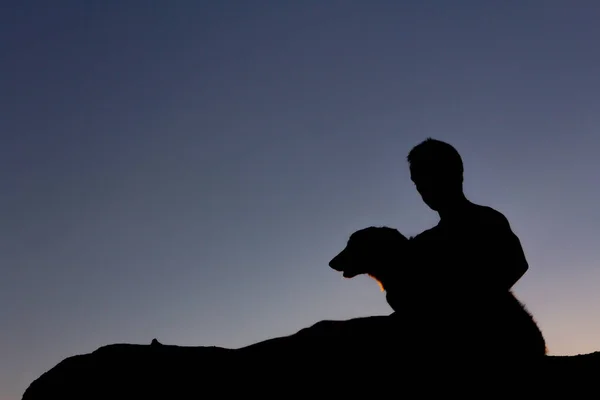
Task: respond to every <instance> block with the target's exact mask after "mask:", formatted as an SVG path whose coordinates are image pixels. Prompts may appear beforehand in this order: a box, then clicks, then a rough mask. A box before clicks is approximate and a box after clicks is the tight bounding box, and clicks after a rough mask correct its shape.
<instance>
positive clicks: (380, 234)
mask: <svg viewBox="0 0 600 400" xmlns="http://www.w3.org/2000/svg"><path fill="white" fill-rule="evenodd" d="M412 239H413V238H412V237H406V236H404V235H402V234H401V233H400V232H399V231H398V230H396V229H394V228H390V227H385V226H383V227H374V226H372V227H368V228H364V229H361V230H358V231H356V232H354V233H353V234H352V235H350V238H349V239H348V242H347V244H346V247H345V248H344V249H342V251H341V252H340V253H338V254H337V255H336V256H335V257H333V259H332V260H331V261H330V262H329V266H330V267H331V268H332V269H334V270H335V271H338V272H342V276H343V277H344V278H354V277H356V276H358V275H367V276H369V277H371V278H373V279H375V280H376V281H377V283H378V284H379V287H380V289H381V290H382V291H384V292H385V293H386V300H387V302H388V304H389V305H390V307H391V308H392V309H393V310H394V314H398V313H401V314H402V316H403V320H404V321H406V322H407V323H412V324H413V325H414V326H418V328H419V330H422V332H423V335H422V337H423V338H425V337H427V335H426V334H431V335H432V336H435V335H439V334H438V333H437V331H439V330H440V327H441V328H442V329H444V327H445V326H453V328H452V331H453V332H452V333H453V336H451V337H452V338H453V339H460V340H461V343H462V344H465V345H466V346H484V347H485V348H491V347H493V348H495V349H496V353H500V354H503V355H504V356H510V355H516V356H538V355H546V354H547V347H546V343H545V340H544V337H543V335H542V332H541V330H540V329H539V327H538V325H537V323H536V322H535V320H534V319H533V316H532V315H531V314H530V313H529V311H527V309H526V308H525V306H524V305H523V304H522V303H521V302H520V301H519V300H518V299H517V298H516V297H515V295H514V293H513V292H512V291H508V292H507V293H506V295H505V296H500V297H501V298H499V299H495V300H494V301H493V302H491V303H489V308H488V309H485V307H486V306H487V305H488V303H485V302H483V301H482V300H481V299H475V298H474V299H468V300H467V301H464V296H463V297H461V296H458V295H453V292H452V290H451V289H448V290H442V291H438V290H433V289H432V288H440V287H443V286H451V283H450V282H432V281H433V280H435V276H433V278H432V274H431V273H430V272H429V271H428V269H427V268H426V267H427V266H421V267H420V268H414V266H413V265H408V264H411V263H412V264H414V261H413V262H411V261H410V260H411V259H412V260H414V258H415V257H418V255H412V257H409V256H408V254H409V250H411V248H410V245H411V240H412ZM415 282H419V284H418V285H417V284H415ZM428 288H429V290H428ZM417 296H418V297H417ZM452 297H454V298H452ZM417 298H423V299H426V300H428V301H427V302H421V301H415V300H416V299H417ZM456 298H460V299H461V300H460V301H455V300H456ZM486 300H487V299H486ZM452 308H454V309H452ZM482 310H483V311H482ZM458 316H460V318H459V317H458ZM441 321H443V322H441ZM457 325H458V327H457ZM461 325H462V326H461ZM446 330H447V329H446ZM432 332H436V333H432ZM448 337H450V336H448ZM463 350H464V349H463ZM479 350H480V349H475V352H477V351H479Z"/></svg>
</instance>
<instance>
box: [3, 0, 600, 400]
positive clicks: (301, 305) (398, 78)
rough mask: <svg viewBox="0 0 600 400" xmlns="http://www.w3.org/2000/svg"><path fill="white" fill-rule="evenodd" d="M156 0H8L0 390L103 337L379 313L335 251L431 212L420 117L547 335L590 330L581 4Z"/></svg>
mask: <svg viewBox="0 0 600 400" xmlns="http://www.w3.org/2000/svg"><path fill="white" fill-rule="evenodd" d="M25 3H27V5H25ZM483 3H486V5H483ZM149 4H150V3H148V2H146V1H141V0H140V1H133V0H128V1H116V0H113V1H106V2H91V1H90V2H83V1H79V0H73V1H59V0H57V1H54V2H52V5H49V3H48V2H42V1H29V2H22V1H16V0H13V1H4V2H2V5H1V6H0V7H1V8H0V35H1V36H0V38H1V39H0V135H1V136H0V185H2V186H1V190H0V221H2V223H1V224H0V238H1V240H0V326H1V327H2V328H1V329H0V388H1V389H0V399H1V400H5V399H14V398H19V397H20V396H21V394H22V393H23V391H24V390H25V388H26V387H27V385H28V384H29V383H30V382H31V381H32V380H33V379H35V378H36V377H38V376H39V375H40V374H41V373H43V372H45V371H46V370H48V369H50V368H51V367H53V366H54V365H56V364H57V363H58V362H59V361H61V360H62V359H63V358H65V357H68V356H71V355H74V354H78V353H86V352H90V351H93V350H95V349H96V348H98V347H99V346H102V345H105V344H110V343H116V342H129V343H146V344H149V343H150V341H151V340H152V339H153V338H157V339H158V340H160V341H162V342H163V343H166V344H179V345H218V346H227V347H239V346H243V345H247V344H251V343H253V342H256V341H259V340H263V339H267V338H270V337H274V336H279V335H287V334H290V333H293V332H295V331H297V330H299V329H301V328H303V327H306V326H308V325H310V324H312V323H314V322H317V321H318V320H321V319H345V318H350V317H357V316H366V315H380V314H387V313H389V312H391V309H390V308H389V306H388V305H387V303H386V301H385V296H384V295H383V294H382V293H380V292H379V291H378V287H377V285H376V283H375V282H373V281H372V280H370V279H368V278H366V277H359V278H356V279H353V280H343V279H342V278H341V276H340V275H339V274H338V273H335V272H334V271H332V270H330V269H329V267H328V266H327V262H328V261H329V259H330V258H331V257H332V256H333V255H335V254H336V252H338V251H339V250H340V249H341V248H342V247H343V246H344V245H345V242H346V240H347V237H348V235H349V234H350V233H351V232H353V231H354V230H357V229H360V228H363V227H366V226H369V225H390V226H394V227H396V228H398V229H399V230H400V231H402V232H403V233H404V234H406V235H413V234H416V233H418V232H420V231H422V230H424V229H427V228H429V227H431V226H433V225H434V224H435V223H437V220H438V217H437V214H435V213H434V212H433V211H431V210H430V209H428V208H427V206H425V205H424V204H423V203H422V201H421V199H420V197H419V195H418V193H417V192H416V191H415V189H414V187H413V185H412V183H411V182H410V179H409V174H408V166H407V164H406V161H405V157H406V154H407V153H408V151H409V150H410V149H411V148H412V146H414V145H416V144H417V143H419V142H420V141H422V140H423V139H425V138H426V137H427V136H433V137H435V138H438V139H441V140H446V141H448V142H450V143H452V144H453V145H455V147H456V148H457V149H458V150H459V151H460V152H461V154H462V155H463V159H464V163H465V168H466V173H465V190H466V193H467V195H468V196H469V197H470V198H471V199H472V200H473V201H475V202H477V203H481V204H486V205H490V206H492V207H494V208H496V209H498V210H500V211H501V212H503V213H504V214H505V215H506V216H507V217H508V219H509V220H510V221H511V224H512V226H513V229H514V231H515V232H516V233H517V234H518V235H519V236H520V238H521V241H522V243H523V246H524V248H525V251H526V254H527V257H528V259H529V262H530V270H529V272H528V273H527V274H526V275H525V276H524V277H523V278H522V280H521V281H520V282H519V283H518V284H517V286H516V288H515V291H516V293H517V295H518V296H519V297H520V299H522V300H523V301H524V302H525V303H526V304H527V306H528V308H529V309H530V311H531V312H532V313H533V314H534V316H535V317H536V319H537V321H538V322H539V324H540V326H541V328H542V330H543V332H544V334H545V336H546V339H547V342H548V346H549V349H550V353H551V354H576V353H587V352H592V351H595V350H600V318H598V309H599V307H600V290H598V287H599V286H600V269H599V268H598V262H599V260H600V246H599V244H598V243H599V238H600V211H598V208H597V207H598V204H600V185H599V184H598V182H599V178H598V175H599V173H600V157H599V156H598V154H599V153H600V133H599V129H600V74H598V71H600V47H598V43H597V39H598V38H599V37H600V25H598V20H600V4H599V3H598V2H597V1H593V0H590V1H579V0H573V1H566V0H564V1H554V0H543V1H542V0H540V1H516V0H515V1H489V2H481V1H475V0H473V1H459V0H457V1H453V2H449V1H442V0H440V1H428V2H422V1H397V2H391V1H384V0H381V1H376V0H370V1H351V0H339V1H331V0H327V1H320V0H319V1H316V0H303V1H301V2H300V1H296V2H291V1H290V2H285V1H269V2H267V1H260V0H257V1H253V2H247V1H234V0H230V1H226V2H217V1H210V2H209V1H175V0H173V1H168V2H167V1H162V2H155V3H153V4H155V5H153V6H150V5H149ZM423 298H424V299H426V298H427V292H426V289H425V288H424V290H423ZM422 300H423V299H416V300H415V301H422ZM408 306H410V305H408ZM448 345H451V344H448Z"/></svg>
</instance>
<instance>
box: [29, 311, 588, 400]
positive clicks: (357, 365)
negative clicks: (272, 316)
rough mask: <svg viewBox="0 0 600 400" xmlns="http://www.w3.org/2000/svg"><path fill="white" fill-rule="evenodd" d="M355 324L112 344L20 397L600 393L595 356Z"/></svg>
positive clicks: (380, 320)
mask: <svg viewBox="0 0 600 400" xmlns="http://www.w3.org/2000/svg"><path fill="white" fill-rule="evenodd" d="M357 320H358V319H357ZM360 320H362V321H363V323H361V324H359V325H356V329H345V330H344V331H337V330H336V322H332V321H322V322H319V323H317V324H315V325H313V326H312V327H310V328H306V329H303V330H301V331H299V332H297V333H296V334H293V335H290V336H286V337H281V338H275V339H271V340H267V341H265V342H260V343H257V344H254V345H251V346H247V347H243V348H239V349H227V348H222V347H187V346H171V345H163V344H160V343H158V342H157V341H156V340H153V341H152V344H150V345H137V344H113V345H108V346H104V347H101V348H99V349H98V350H96V351H94V352H92V353H89V354H84V355H76V356H73V357H69V358H67V359H65V360H63V361H62V362H60V363H59V364H58V365H56V366H55V367H54V368H52V369H50V370H49V371H48V372H46V373H44V374H43V375H42V376H41V377H39V378H38V379H37V380H35V381H34V382H33V383H32V384H31V385H30V386H29V388H28V389H27V390H26V391H25V393H24V395H23V397H22V399H23V400H58V399H62V400H67V399H90V398H98V399H100V398H102V399H146V398H165V399H166V398H168V399H179V398H201V397H207V396H209V397H210V398H213V397H215V396H219V397H225V398H226V396H227V395H236V394H244V395H260V396H270V395H273V396H278V397H281V396H283V397H296V396H297V393H300V392H304V391H306V393H312V394H313V395H314V396H317V397H318V395H320V394H321V395H322V394H324V392H323V391H327V392H330V391H331V392H332V393H333V392H335V393H336V394H337V395H340V394H341V393H342V392H343V393H346V394H353V395H355V394H356V391H364V390H365V387H369V389H368V390H367V391H366V392H365V394H368V395H377V394H378V393H377V392H379V391H383V392H385V393H388V392H389V390H395V391H399V390H400V391H404V390H408V388H409V387H413V389H414V388H417V389H418V390H419V391H420V392H421V393H424V392H427V393H429V394H431V393H444V394H447V393H450V392H452V391H453V390H454V391H456V390H458V391H460V393H462V394H464V393H465V389H467V391H471V392H473V393H474V395H476V394H477V393H479V395H478V396H477V398H488V396H487V395H484V394H483V393H482V392H481V390H484V391H485V392H486V393H498V392H499V391H504V392H506V393H517V392H521V393H522V392H523V391H524V390H527V391H528V392H532V391H533V392H535V393H536V394H538V395H541V394H542V393H543V394H550V393H552V394H554V395H556V394H557V393H560V392H563V391H564V393H569V394H570V398H578V397H577V396H576V395H574V393H576V392H582V391H584V390H586V391H587V390H591V389H595V390H597V389H598V387H597V383H596V382H597V376H598V372H600V352H595V353H592V354H586V355H578V356H563V357H560V356H543V357H540V358H538V359H535V360H500V359H498V358H497V357H495V356H493V355H492V354H490V355H485V356H483V357H481V358H480V359H478V360H465V359H464V358H461V357H460V355H458V354H454V355H451V353H449V352H448V351H446V350H444V349H442V348H439V349H430V351H426V349H415V348H414V346H411V343H406V342H403V341H401V340H398V337H397V336H395V335H397V334H398V331H396V332H394V329H387V328H389V327H387V328H386V326H385V324H386V323H388V322H387V321H388V317H384V316H377V317H368V318H363V319H360ZM351 321H352V320H351ZM364 321H367V323H366V324H365V323H364ZM369 327H371V328H372V329H370V328H369ZM382 328H386V329H382ZM442 382H443V384H442ZM594 386H596V388H594ZM574 396H575V397H574Z"/></svg>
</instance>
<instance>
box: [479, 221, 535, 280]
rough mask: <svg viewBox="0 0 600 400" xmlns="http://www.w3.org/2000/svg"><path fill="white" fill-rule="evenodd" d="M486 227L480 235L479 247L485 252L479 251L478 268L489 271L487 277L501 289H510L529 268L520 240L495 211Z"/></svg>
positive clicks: (508, 224)
mask: <svg viewBox="0 0 600 400" xmlns="http://www.w3.org/2000/svg"><path fill="white" fill-rule="evenodd" d="M487 228H488V229H486V230H487V232H483V235H482V237H481V239H483V240H485V244H484V245H483V246H482V247H481V251H484V252H485V254H481V253H480V254H481V255H482V261H483V263H482V264H481V265H480V268H483V269H485V270H486V271H489V272H490V273H491V275H490V276H489V278H490V279H493V280H495V281H496V282H495V283H496V284H497V285H500V289H501V290H503V291H507V290H510V289H511V288H512V287H513V286H514V285H515V283H517V282H518V280H519V279H521V277H522V276H523V275H524V274H525V272H527V270H528V269H529V264H528V263H527V258H526V257H525V252H524V251H523V247H522V245H521V241H520V240H519V238H518V237H517V235H515V233H514V232H513V230H512V229H511V226H510V223H509V222H508V220H507V219H506V217H505V216H504V215H502V214H501V213H497V215H496V217H495V218H493V219H492V221H491V224H490V225H489V226H488V227H487ZM491 283H493V282H491ZM496 284H494V285H493V286H496Z"/></svg>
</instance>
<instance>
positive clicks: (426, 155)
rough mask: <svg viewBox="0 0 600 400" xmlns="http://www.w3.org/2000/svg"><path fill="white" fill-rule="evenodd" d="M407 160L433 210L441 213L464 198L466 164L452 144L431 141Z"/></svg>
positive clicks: (413, 151) (417, 149) (420, 146)
mask: <svg viewBox="0 0 600 400" xmlns="http://www.w3.org/2000/svg"><path fill="white" fill-rule="evenodd" d="M407 160H408V163H409V166H410V178H411V180H412V181H413V182H414V184H415V186H416V187H417V191H418V192H419V194H420V195H421V197H422V198H423V201H424V202H425V203H426V204H427V205H428V206H429V207H430V208H431V209H432V210H435V211H439V210H440V208H443V207H444V205H445V204H448V202H450V201H452V200H453V199H455V198H456V197H458V196H460V195H462V193H463V190H462V183H463V162H462V158H461V156H460V154H459V153H458V151H456V149H455V148H454V147H453V146H451V145H450V144H448V143H446V142H442V141H440V140H436V139H432V138H428V139H426V140H425V141H423V142H421V143H419V144H418V145H416V146H415V147H414V148H413V149H412V150H411V151H410V153H409V154H408V157H407Z"/></svg>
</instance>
